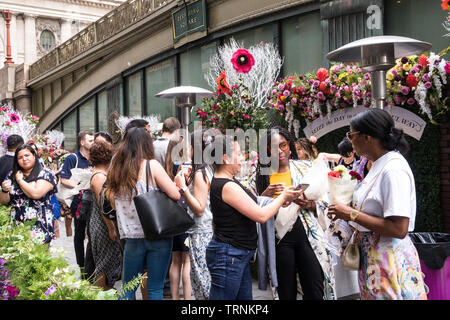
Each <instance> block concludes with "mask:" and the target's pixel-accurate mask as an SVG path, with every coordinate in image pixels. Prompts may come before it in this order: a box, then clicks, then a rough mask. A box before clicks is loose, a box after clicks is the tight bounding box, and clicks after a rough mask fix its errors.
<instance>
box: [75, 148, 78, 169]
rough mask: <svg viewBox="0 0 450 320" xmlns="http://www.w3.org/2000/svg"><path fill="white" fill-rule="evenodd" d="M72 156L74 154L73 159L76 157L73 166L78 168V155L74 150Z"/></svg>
mask: <svg viewBox="0 0 450 320" xmlns="http://www.w3.org/2000/svg"><path fill="white" fill-rule="evenodd" d="M74 156H75V159H77V162H76V164H75V168H78V156H77V154H76V152H75V153H74Z"/></svg>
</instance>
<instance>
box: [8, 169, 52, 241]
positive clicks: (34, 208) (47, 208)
mask: <svg viewBox="0 0 450 320" xmlns="http://www.w3.org/2000/svg"><path fill="white" fill-rule="evenodd" d="M11 176H12V171H11V172H10V173H9V174H8V176H7V179H11ZM40 179H43V180H45V181H48V182H50V183H51V184H52V185H53V189H52V190H51V191H50V192H48V193H47V194H46V195H45V196H44V197H43V198H40V199H37V200H35V199H30V198H29V197H28V196H27V195H25V193H24V192H23V191H22V189H21V188H17V186H14V185H13V186H12V188H11V191H10V192H9V196H10V202H9V205H10V206H11V219H13V220H15V222H16V225H19V224H20V223H22V222H24V221H27V220H33V219H36V218H37V221H36V224H35V226H34V227H33V230H32V236H33V237H34V238H35V239H36V240H37V241H39V242H41V243H49V242H50V241H51V240H52V239H55V228H54V219H53V206H52V204H51V202H50V197H49V196H50V195H51V194H53V193H56V192H57V189H56V178H55V175H54V174H53V173H52V172H51V171H50V170H48V169H42V170H41V172H39V175H38V177H37V178H36V180H40Z"/></svg>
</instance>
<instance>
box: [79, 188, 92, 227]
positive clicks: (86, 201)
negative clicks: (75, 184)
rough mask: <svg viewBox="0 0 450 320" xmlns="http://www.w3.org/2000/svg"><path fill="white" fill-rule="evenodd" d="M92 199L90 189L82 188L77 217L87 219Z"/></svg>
mask: <svg viewBox="0 0 450 320" xmlns="http://www.w3.org/2000/svg"><path fill="white" fill-rule="evenodd" d="M93 201H94V194H93V193H92V190H90V189H88V190H84V191H83V195H82V196H81V206H80V212H79V213H78V219H80V220H84V221H88V220H89V219H90V217H91V212H92V202H93Z"/></svg>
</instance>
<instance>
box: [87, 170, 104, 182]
mask: <svg viewBox="0 0 450 320" xmlns="http://www.w3.org/2000/svg"><path fill="white" fill-rule="evenodd" d="M99 173H101V174H102V175H104V176H105V177H106V174H105V173H104V172H100V171H97V172H94V173H93V174H92V176H91V179H90V180H89V181H90V182H92V178H93V177H95V175H97V174H99Z"/></svg>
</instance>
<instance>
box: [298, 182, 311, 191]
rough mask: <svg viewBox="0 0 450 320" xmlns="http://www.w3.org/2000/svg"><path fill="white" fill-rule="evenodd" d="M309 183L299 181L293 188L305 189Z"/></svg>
mask: <svg viewBox="0 0 450 320" xmlns="http://www.w3.org/2000/svg"><path fill="white" fill-rule="evenodd" d="M308 187H309V184H308V183H301V184H299V185H298V186H296V187H295V190H303V191H305V190H306V189H308Z"/></svg>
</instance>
